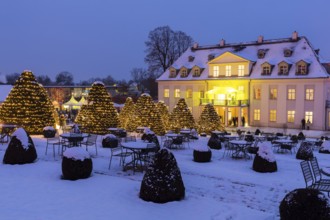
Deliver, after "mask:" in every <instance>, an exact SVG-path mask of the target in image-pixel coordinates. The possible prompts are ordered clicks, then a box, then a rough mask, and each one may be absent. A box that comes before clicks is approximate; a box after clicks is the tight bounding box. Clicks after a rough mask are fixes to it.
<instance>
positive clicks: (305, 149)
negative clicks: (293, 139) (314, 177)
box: [296, 142, 314, 160]
mask: <svg viewBox="0 0 330 220" xmlns="http://www.w3.org/2000/svg"><path fill="white" fill-rule="evenodd" d="M313 157H314V154H313V147H312V144H311V143H309V142H302V143H301V145H300V147H299V149H298V151H297V154H296V158H297V159H300V160H309V159H312V158H313Z"/></svg>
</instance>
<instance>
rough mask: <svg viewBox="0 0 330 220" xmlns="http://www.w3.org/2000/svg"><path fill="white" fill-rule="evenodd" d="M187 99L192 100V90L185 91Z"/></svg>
mask: <svg viewBox="0 0 330 220" xmlns="http://www.w3.org/2000/svg"><path fill="white" fill-rule="evenodd" d="M187 98H192V89H187Z"/></svg>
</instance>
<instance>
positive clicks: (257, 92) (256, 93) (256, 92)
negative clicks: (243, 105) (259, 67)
mask: <svg viewBox="0 0 330 220" xmlns="http://www.w3.org/2000/svg"><path fill="white" fill-rule="evenodd" d="M254 99H261V89H260V88H254Z"/></svg>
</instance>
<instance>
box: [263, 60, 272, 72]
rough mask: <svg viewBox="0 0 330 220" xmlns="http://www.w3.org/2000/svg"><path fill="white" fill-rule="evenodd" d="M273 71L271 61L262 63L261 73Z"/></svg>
mask: <svg viewBox="0 0 330 220" xmlns="http://www.w3.org/2000/svg"><path fill="white" fill-rule="evenodd" d="M271 72H272V65H270V64H269V63H267V62H266V63H263V64H261V75H270V74H271Z"/></svg>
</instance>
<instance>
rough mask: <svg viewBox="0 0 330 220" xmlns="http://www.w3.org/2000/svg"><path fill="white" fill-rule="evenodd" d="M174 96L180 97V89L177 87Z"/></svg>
mask: <svg viewBox="0 0 330 220" xmlns="http://www.w3.org/2000/svg"><path fill="white" fill-rule="evenodd" d="M174 97H175V98H180V89H175V90H174Z"/></svg>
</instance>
